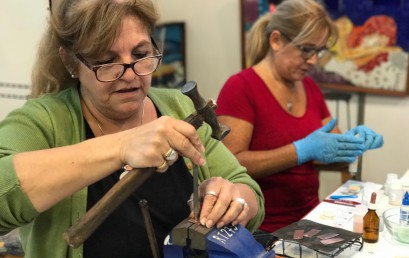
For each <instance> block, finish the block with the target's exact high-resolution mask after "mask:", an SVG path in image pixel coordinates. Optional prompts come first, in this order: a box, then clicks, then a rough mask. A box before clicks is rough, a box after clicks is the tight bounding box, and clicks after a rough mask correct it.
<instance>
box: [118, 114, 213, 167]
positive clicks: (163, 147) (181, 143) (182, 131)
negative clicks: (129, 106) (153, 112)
mask: <svg viewBox="0 0 409 258" xmlns="http://www.w3.org/2000/svg"><path fill="white" fill-rule="evenodd" d="M171 148H172V149H174V150H175V151H177V152H178V154H180V155H182V156H184V157H187V158H189V159H190V160H192V162H193V163H195V164H197V165H200V166H202V165H204V164H205V163H206V161H205V159H204V158H203V156H202V153H203V152H204V151H205V149H204V146H203V144H202V142H201V140H200V138H199V135H198V134H197V131H196V129H195V128H194V127H193V126H192V125H191V124H189V123H187V122H185V121H182V120H177V119H174V118H171V117H168V116H162V117H160V118H158V119H156V120H154V121H152V122H149V123H147V124H144V125H142V126H139V127H136V128H133V129H130V130H127V131H124V132H123V136H122V135H121V136H120V148H119V157H120V160H121V162H122V164H124V165H129V166H131V167H133V168H145V167H157V168H158V169H157V171H158V172H164V171H166V170H167V168H168V167H169V166H170V165H172V164H173V162H174V161H166V160H165V158H164V156H165V154H166V153H168V152H169V151H170V149H171Z"/></svg>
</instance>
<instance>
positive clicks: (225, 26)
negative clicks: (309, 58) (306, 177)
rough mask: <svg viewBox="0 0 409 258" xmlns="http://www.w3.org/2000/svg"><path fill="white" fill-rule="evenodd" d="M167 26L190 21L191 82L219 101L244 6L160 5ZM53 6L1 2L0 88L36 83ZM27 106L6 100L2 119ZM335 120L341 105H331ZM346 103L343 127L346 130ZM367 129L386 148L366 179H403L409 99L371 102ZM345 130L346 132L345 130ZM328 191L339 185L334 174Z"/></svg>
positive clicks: (408, 165)
mask: <svg viewBox="0 0 409 258" xmlns="http://www.w3.org/2000/svg"><path fill="white" fill-rule="evenodd" d="M155 1H156V3H157V4H158V5H159V7H160V11H161V16H162V18H161V21H162V22H166V21H185V22H186V36H187V79H188V80H195V81H197V82H198V85H199V89H200V92H201V93H202V94H203V95H204V96H206V97H212V98H216V97H217V95H218V93H219V90H220V87H221V86H222V85H223V83H224V82H225V80H226V79H227V78H228V77H229V76H230V75H231V74H234V73H236V72H238V71H239V70H240V69H241V50H240V12H239V2H240V0H222V1H220V0H207V1H203V0H171V1H170V0H155ZM47 5H48V1H46V0H41V1H26V0H14V1H0V10H2V15H0V33H1V40H0V61H1V62H0V82H9V83H22V84H28V83H29V82H30V73H31V72H30V71H31V66H32V63H33V60H34V56H35V50H36V48H37V43H38V40H39V38H40V36H41V33H42V31H43V28H44V25H45V22H46V18H45V17H46V15H47ZM21 103H22V101H9V100H3V99H1V100H0V118H1V117H4V115H5V114H6V113H8V112H9V110H11V109H13V108H15V107H16V106H18V105H21ZM328 103H329V106H330V109H331V112H332V113H333V115H335V103H333V102H332V101H328ZM345 111H346V108H345V106H343V103H340V114H341V118H340V121H339V123H340V126H341V129H343V130H345V128H346V122H345V120H344V119H345ZM356 112H357V96H356V95H353V97H352V99H351V119H352V125H356V120H357V115H356ZM365 124H366V125H367V126H369V127H371V128H373V129H374V130H376V131H377V132H380V133H382V134H383V136H384V139H385V145H384V147H383V148H382V149H379V150H374V151H370V152H368V153H366V154H365V155H364V159H363V160H364V161H363V179H364V180H368V181H374V182H377V183H383V181H384V180H385V178H386V173H388V172H395V173H398V174H400V175H403V174H404V172H405V171H406V170H407V169H409V154H408V153H409V151H407V150H406V149H407V148H408V146H409V98H407V97H405V98H402V97H388V96H385V97H381V96H373V95H367V96H366V105H365ZM343 127H344V128H343ZM322 182H323V185H325V186H328V185H331V184H338V182H339V175H336V174H334V173H331V174H329V175H327V176H325V178H324V179H323V181H322Z"/></svg>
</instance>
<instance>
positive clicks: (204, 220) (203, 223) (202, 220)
mask: <svg viewBox="0 0 409 258" xmlns="http://www.w3.org/2000/svg"><path fill="white" fill-rule="evenodd" d="M200 224H202V226H205V225H206V218H202V219H201V220H200Z"/></svg>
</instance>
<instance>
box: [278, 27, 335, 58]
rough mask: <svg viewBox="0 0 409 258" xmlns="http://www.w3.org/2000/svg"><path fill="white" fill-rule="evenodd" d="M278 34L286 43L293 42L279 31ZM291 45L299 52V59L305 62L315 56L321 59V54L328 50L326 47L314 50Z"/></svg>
mask: <svg viewBox="0 0 409 258" xmlns="http://www.w3.org/2000/svg"><path fill="white" fill-rule="evenodd" d="M280 34H281V35H282V36H284V38H285V39H286V40H287V41H288V42H290V43H292V42H293V40H292V39H291V38H290V37H288V36H287V35H285V34H284V33H282V32H281V31H280ZM293 45H294V46H295V47H296V48H298V49H299V50H300V52H301V57H302V58H304V59H305V60H308V59H310V58H311V57H313V56H314V55H317V57H318V58H321V57H322V54H323V53H324V52H325V51H328V48H327V47H321V48H319V49H316V48H314V47H306V46H303V45H297V44H293Z"/></svg>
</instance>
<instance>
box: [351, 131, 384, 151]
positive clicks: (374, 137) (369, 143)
mask: <svg viewBox="0 0 409 258" xmlns="http://www.w3.org/2000/svg"><path fill="white" fill-rule="evenodd" d="M345 135H353V136H355V137H358V138H361V139H363V140H364V143H365V151H366V150H372V149H376V148H380V147H382V145H383V137H382V135H380V134H377V133H375V132H374V131H373V130H372V129H370V128H368V127H366V126H364V125H359V126H357V127H355V128H352V129H351V130H349V131H347V132H346V133H345Z"/></svg>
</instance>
